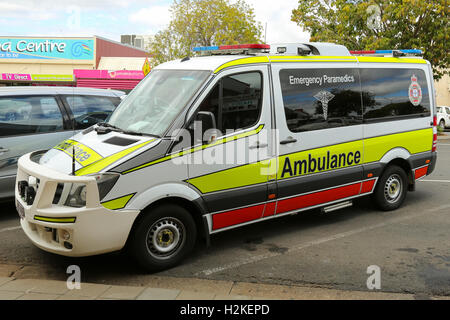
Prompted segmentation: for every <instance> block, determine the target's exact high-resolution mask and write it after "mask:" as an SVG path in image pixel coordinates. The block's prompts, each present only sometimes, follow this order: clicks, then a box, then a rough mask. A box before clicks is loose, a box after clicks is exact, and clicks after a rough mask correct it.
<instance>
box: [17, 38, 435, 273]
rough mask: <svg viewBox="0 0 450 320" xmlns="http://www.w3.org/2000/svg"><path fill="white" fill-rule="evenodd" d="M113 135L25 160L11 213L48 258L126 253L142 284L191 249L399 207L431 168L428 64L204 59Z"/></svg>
mask: <svg viewBox="0 0 450 320" xmlns="http://www.w3.org/2000/svg"><path fill="white" fill-rule="evenodd" d="M194 51H196V52H197V55H198V56H197V57H186V58H184V59H182V60H176V61H171V62H168V63H164V64H161V65H159V66H157V67H156V68H154V69H153V71H152V72H151V73H150V74H149V75H148V76H147V77H146V78H145V79H144V80H143V81H142V82H141V83H140V84H139V85H138V86H137V87H136V88H135V89H134V90H133V91H132V92H131V93H130V94H129V96H127V97H126V99H124V100H123V101H122V102H121V104H120V105H119V107H118V108H117V109H116V110H115V111H114V113H113V114H112V115H111V117H110V118H109V119H108V120H107V122H105V123H100V124H97V125H95V126H93V127H91V128H88V129H86V130H84V131H83V132H81V133H79V134H77V135H75V136H74V137H73V138H71V139H69V140H66V141H63V142H61V143H60V144H58V145H57V146H55V147H54V148H53V149H51V150H48V151H36V152H33V153H30V154H27V155H24V156H23V157H21V158H20V160H19V165H18V174H17V182H16V193H15V196H16V206H17V210H18V212H19V215H20V218H21V225H22V228H23V230H24V232H25V234H26V235H27V236H28V237H29V239H30V240H31V241H32V242H33V243H34V244H35V245H36V246H38V247H39V248H41V249H43V250H46V251H49V252H53V253H57V254H61V255H65V256H89V255H95V254H101V253H106V252H111V251H117V250H121V249H123V248H125V247H126V248H127V249H128V250H131V252H132V254H133V255H134V256H135V257H136V259H137V260H138V262H139V263H140V264H142V265H143V266H144V267H145V268H146V269H147V270H149V271H156V270H162V269H166V268H170V267H173V266H175V265H176V264H178V263H180V261H181V260H182V259H183V258H185V257H186V256H187V255H188V254H189V252H190V251H191V249H192V248H193V246H194V244H195V241H196V239H197V237H201V238H205V239H206V240H207V241H209V237H210V236H211V235H213V234H216V233H218V232H222V231H225V230H229V229H231V228H236V227H239V226H243V225H247V224H250V223H254V222H259V221H265V220H268V219H273V218H278V217H283V216H285V215H289V214H294V213H298V212H301V211H303V210H308V209H312V208H321V209H322V210H323V211H325V212H328V211H332V210H336V209H339V208H344V207H347V206H350V205H351V204H352V199H354V198H357V197H363V196H369V195H371V196H372V197H373V200H374V202H375V203H376V205H377V206H378V207H379V208H380V209H381V210H394V209H397V208H398V207H399V206H400V205H401V204H402V203H403V201H404V199H405V197H406V193H407V191H413V190H414V187H415V181H416V180H417V179H420V178H422V177H424V176H426V175H428V174H430V173H431V172H432V171H433V169H434V167H435V164H436V140H437V131H436V116H435V115H436V113H435V110H436V107H435V98H434V97H435V95H434V88H433V75H432V69H431V66H430V63H429V62H428V61H425V60H423V59H422V58H420V57H417V56H415V55H416V54H420V52H417V50H398V51H395V50H394V51H371V52H352V53H350V52H349V51H348V50H347V49H346V48H345V47H343V46H339V45H334V44H327V43H303V44H288V45H282V44H280V45H274V46H272V47H271V48H270V47H269V46H267V45H238V46H221V47H206V48H205V47H201V48H195V49H194Z"/></svg>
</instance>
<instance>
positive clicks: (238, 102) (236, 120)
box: [199, 72, 262, 133]
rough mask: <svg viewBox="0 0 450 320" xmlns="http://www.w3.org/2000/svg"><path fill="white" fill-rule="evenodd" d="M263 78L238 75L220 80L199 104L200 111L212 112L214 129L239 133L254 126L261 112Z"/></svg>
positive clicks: (260, 76)
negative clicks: (214, 123) (214, 119)
mask: <svg viewBox="0 0 450 320" xmlns="http://www.w3.org/2000/svg"><path fill="white" fill-rule="evenodd" d="M261 97H262V75H261V73H259V72H248V73H239V74H234V75H230V76H226V77H224V78H222V79H221V80H220V81H219V82H218V83H217V85H216V86H215V87H214V88H213V89H212V90H211V93H210V94H209V95H208V97H207V98H206V99H205V100H204V101H203V102H202V104H201V105H200V109H199V111H209V112H212V113H213V114H214V116H215V118H216V123H217V127H218V128H217V129H219V130H221V131H222V132H223V133H225V131H226V130H239V129H245V128H249V127H251V126H253V125H255V124H256V123H257V122H258V120H259V116H260V113H261V102H262V99H261Z"/></svg>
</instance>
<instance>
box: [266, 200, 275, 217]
mask: <svg viewBox="0 0 450 320" xmlns="http://www.w3.org/2000/svg"><path fill="white" fill-rule="evenodd" d="M276 203H277V202H276V201H273V202H269V203H267V204H266V208H265V209H264V217H270V216H273V215H274V214H275V208H276Z"/></svg>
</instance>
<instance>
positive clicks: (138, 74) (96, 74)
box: [73, 69, 144, 80]
mask: <svg viewBox="0 0 450 320" xmlns="http://www.w3.org/2000/svg"><path fill="white" fill-rule="evenodd" d="M73 74H74V75H75V78H77V79H133V80H134V79H136V80H141V79H143V78H144V73H143V72H142V71H140V70H117V71H108V70H81V69H75V70H73Z"/></svg>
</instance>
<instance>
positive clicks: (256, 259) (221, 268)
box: [195, 204, 450, 276]
mask: <svg viewBox="0 0 450 320" xmlns="http://www.w3.org/2000/svg"><path fill="white" fill-rule="evenodd" d="M446 209H450V204H447V205H443V206H440V207H436V208H431V209H428V210H426V211H423V212H421V213H418V214H415V215H410V216H405V217H399V218H393V219H390V220H388V221H386V222H382V223H378V224H374V225H371V226H367V227H362V228H358V229H354V230H350V231H346V232H342V233H338V234H335V235H332V236H328V237H324V238H320V239H317V240H313V241H309V242H306V243H301V244H298V245H295V246H293V247H291V248H289V249H288V250H287V251H286V252H284V253H277V252H268V253H265V254H260V255H256V256H252V257H249V258H246V259H243V260H241V261H236V262H233V263H229V264H226V265H222V266H219V267H215V268H210V269H206V270H202V271H199V272H197V273H195V275H196V276H209V275H212V274H214V273H218V272H222V271H226V270H229V269H234V268H238V267H241V266H243V265H247V264H250V263H255V262H259V261H262V260H265V259H269V258H273V257H277V256H280V255H283V254H286V253H292V252H296V251H300V250H303V249H306V248H309V247H312V246H316V245H320V244H323V243H326V242H330V241H333V240H338V239H342V238H345V237H348V236H352V235H355V234H358V233H363V232H366V231H371V230H374V229H377V228H382V227H385V226H387V225H391V224H393V223H399V222H403V221H405V220H409V219H414V218H417V217H421V216H424V215H430V214H433V213H434V214H436V213H439V214H442V213H444V214H448V213H449V212H450V210H446Z"/></svg>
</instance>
